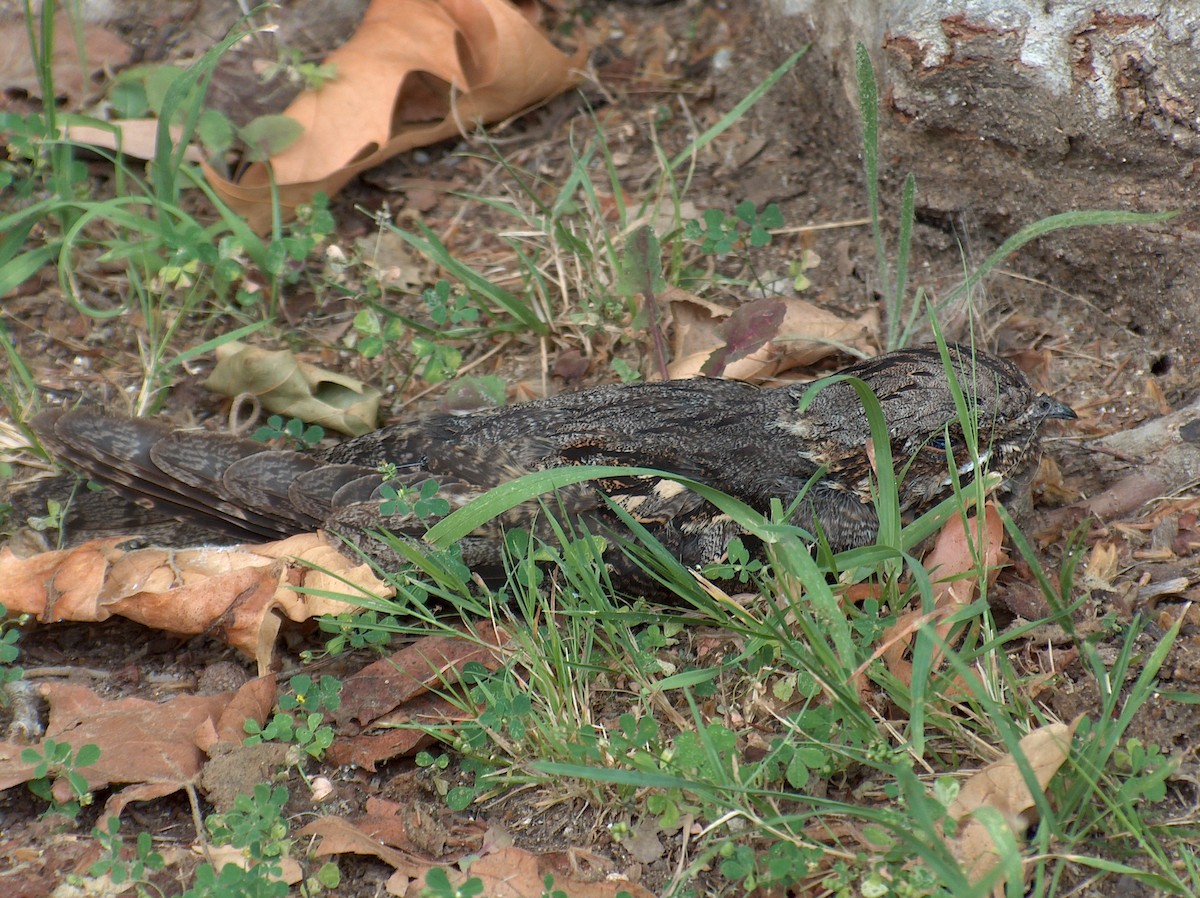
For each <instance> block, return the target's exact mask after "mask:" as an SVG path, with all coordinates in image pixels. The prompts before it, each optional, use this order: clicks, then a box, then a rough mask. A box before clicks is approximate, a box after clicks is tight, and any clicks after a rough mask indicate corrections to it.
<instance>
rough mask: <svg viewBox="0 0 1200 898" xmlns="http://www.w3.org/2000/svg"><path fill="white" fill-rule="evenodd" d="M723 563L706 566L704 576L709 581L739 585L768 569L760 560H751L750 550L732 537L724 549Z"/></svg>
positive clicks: (739, 540)
mask: <svg viewBox="0 0 1200 898" xmlns="http://www.w3.org/2000/svg"><path fill="white" fill-rule="evenodd" d="M725 556H726V557H725V561H724V562H722V563H720V564H710V565H706V566H705V568H704V576H706V577H708V578H709V579H710V580H733V579H736V580H737V581H738V582H739V583H749V582H750V580H751V579H753V578H755V577H761V576H763V575H764V574H766V573H767V572H768V571H769V570H770V569H769V568H768V567H767V565H766V564H765V563H764V562H763V560H762V559H761V558H752V557H751V556H750V550H749V549H747V548H746V545H745V543H743V542H742V540H741V538H740V537H736V536H735V537H734V538H733V539H731V540H730V541H729V545H728V546H726V548H725Z"/></svg>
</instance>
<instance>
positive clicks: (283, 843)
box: [183, 783, 340, 898]
mask: <svg viewBox="0 0 1200 898" xmlns="http://www.w3.org/2000/svg"><path fill="white" fill-rule="evenodd" d="M287 801H288V793H287V789H285V788H284V787H283V786H275V787H271V786H269V785H267V784H266V783H259V784H258V785H257V786H255V787H254V791H253V793H252V794H250V795H239V796H238V797H237V798H235V799H234V803H233V809H232V810H230V811H227V812H225V813H223V814H210V815H209V816H208V818H207V819H206V820H205V821H204V824H205V827H206V828H207V829H208V832H209V836H210V838H211V839H212V841H213V843H214V844H216V845H228V846H230V847H233V848H236V849H238V850H239V851H241V853H242V854H243V855H244V856H245V858H246V860H247V861H248V862H249V864H248V866H247V867H246V868H245V869H243V868H242V867H241V866H239V865H237V864H232V863H229V864H225V865H224V866H222V867H221V869H220V871H217V870H215V869H213V867H212V865H211V864H207V863H205V864H201V865H200V866H199V867H198V868H197V870H196V879H195V882H194V883H193V886H192V888H191V889H189V890H188V891H187V892H185V893H184V895H183V898H225V896H231V895H239V896H242V895H244V896H254V898H284V896H286V895H287V894H288V893H289V889H288V885H287V883H286V882H284V881H283V879H282V876H283V866H282V861H283V859H284V858H285V857H287V856H288V853H289V852H290V851H291V848H292V840H291V838H289V835H288V832H289V826H288V821H287V817H286V815H285V812H284V808H285V807H286V805H287ZM339 878H340V877H339V875H338V872H337V867H336V865H334V864H332V863H329V864H325V865H324V866H323V867H322V868H321V869H320V870H319V871H318V873H317V875H316V877H314V882H313V884H315V885H321V886H324V887H327V888H328V887H330V886H328V885H327V884H328V883H333V884H336V883H337V881H338V880H339Z"/></svg>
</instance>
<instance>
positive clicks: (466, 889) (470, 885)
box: [422, 867, 484, 898]
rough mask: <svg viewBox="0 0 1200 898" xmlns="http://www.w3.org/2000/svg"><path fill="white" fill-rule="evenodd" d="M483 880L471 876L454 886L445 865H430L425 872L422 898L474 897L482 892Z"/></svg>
mask: <svg viewBox="0 0 1200 898" xmlns="http://www.w3.org/2000/svg"><path fill="white" fill-rule="evenodd" d="M483 888H484V887H483V880H482V879H480V878H479V877H478V876H472V877H471V878H470V879H468V880H466V881H465V882H463V884H462V885H459V886H456V885H454V884H453V883H452V882H450V876H449V874H448V873H446V868H445V867H430V868H429V872H427V873H426V874H425V889H424V891H423V892H422V898H475V896H476V895H482V894H483Z"/></svg>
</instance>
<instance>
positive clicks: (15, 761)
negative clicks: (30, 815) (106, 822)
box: [0, 680, 275, 813]
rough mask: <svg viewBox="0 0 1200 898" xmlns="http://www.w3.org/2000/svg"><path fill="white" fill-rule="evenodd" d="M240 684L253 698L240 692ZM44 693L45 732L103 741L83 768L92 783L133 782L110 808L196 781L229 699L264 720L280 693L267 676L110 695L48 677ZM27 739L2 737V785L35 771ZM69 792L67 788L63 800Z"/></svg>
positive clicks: (82, 741)
mask: <svg viewBox="0 0 1200 898" xmlns="http://www.w3.org/2000/svg"><path fill="white" fill-rule="evenodd" d="M242 691H247V692H248V693H249V694H251V695H253V696H254V697H255V698H253V699H250V700H244V699H242V698H240V696H241V692H242ZM264 694H265V695H266V700H265V704H264V701H263V696H264ZM42 695H43V696H44V697H45V699H46V701H47V702H48V703H49V705H50V718H49V722H48V723H47V726H46V739H52V740H54V741H55V742H66V743H68V744H70V745H71V746H72V747H73V748H75V749H76V750H78V749H79V748H80V747H81V746H83V745H87V744H89V743H90V744H93V745H96V746H98V747H99V748H100V759H99V760H98V761H97V762H96V763H95V764H94V765H91V766H88V767H80V768H78V771H77V772H78V773H80V774H81V775H82V776H83V777H84V778H85V779H86V780H87V782H88V787H89V788H90V789H93V790H95V789H101V788H104V787H107V786H109V785H110V784H113V783H133V784H135V785H133V786H131V787H130V788H129V789H126V790H124V791H122V792H121V793H119V794H117V795H114V796H113V797H112V798H111V799H110V801H109V804H108V806H107V808H108V810H109V811H110V812H114V813H120V809H121V808H122V807H124V805H125V804H127V803H128V802H129V801H140V800H145V799H149V798H157V797H160V796H162V795H168V794H170V793H172V792H174V791H176V790H177V789H180V788H182V786H183V785H184V784H185V783H187V782H189V781H191V780H192V779H193V778H194V777H195V776H196V774H197V773H199V771H200V768H201V766H203V764H204V761H205V754H204V751H203V750H202V749H201V747H200V745H199V744H198V740H197V736H198V734H202V733H204V732H205V731H206V730H207V729H208V727H210V726H211V725H212V723H213V721H217V720H219V719H221V717H222V715H224V714H225V713H226V711H227V709H228V707H229V706H230V704H231V703H236V704H237V706H238V707H239V709H242V711H243V712H245V713H246V714H247V717H243V718H242V722H244V721H245V720H246V719H249V717H251V716H252V717H254V718H255V719H256V720H257V721H258V722H259V723H260V724H261V723H264V722H265V721H266V716H267V714H269V713H270V708H271V704H272V703H273V702H274V698H275V695H274V689H273V688H269V689H267V690H266V691H265V693H264V689H263V684H262V682H260V681H254V680H252V681H251V682H249V683H247V684H246V685H245V686H243V687H242V690H239V691H238V692H237V693H233V692H222V693H217V694H215V695H177V696H175V697H173V698H171V699H169V700H168V701H165V702H154V701H147V700H146V699H141V698H130V697H127V698H121V699H116V700H112V701H109V700H107V699H104V698H102V697H101V696H99V695H98V694H97V693H95V692H93V691H92V690H91V689H89V688H87V687H86V686H81V685H79V684H76V683H48V684H45V685H44V686H42ZM43 746H44V743H43ZM28 747H29V746H26V745H14V744H12V743H7V742H0V790H3V789H7V788H9V787H11V786H14V785H16V784H18V783H22V782H25V781H26V780H28V779H29V778H30V777H31V776H32V775H33V765H29V764H25V763H24V762H22V761H21V760H20V757H21V751H22V750H23V749H25V748H28ZM39 751H41V752H44V747H43V748H41V749H39ZM63 785H64V786H65V785H66V784H65V782H64V783H63ZM67 798H69V796H67V795H63V796H62V797H61V800H66V799H67Z"/></svg>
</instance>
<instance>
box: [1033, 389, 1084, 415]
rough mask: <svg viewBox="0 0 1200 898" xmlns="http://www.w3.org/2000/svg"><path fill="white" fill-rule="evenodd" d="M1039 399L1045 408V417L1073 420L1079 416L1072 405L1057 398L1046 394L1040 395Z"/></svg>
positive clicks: (1043, 413)
mask: <svg viewBox="0 0 1200 898" xmlns="http://www.w3.org/2000/svg"><path fill="white" fill-rule="evenodd" d="M1038 401H1039V403H1040V405H1041V406H1042V408H1043V409H1044V411H1043V412H1042V417H1043V418H1061V419H1063V420H1064V421H1073V420H1074V419H1076V418H1078V417H1079V416H1078V415H1077V414H1075V410H1074V409H1073V408H1071V406H1069V405H1064V404H1063V403H1061V402H1059V401H1058V400H1057V399H1052V398H1051V397H1049V396H1047V395H1045V394H1042V395H1041V396H1039V397H1038Z"/></svg>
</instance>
